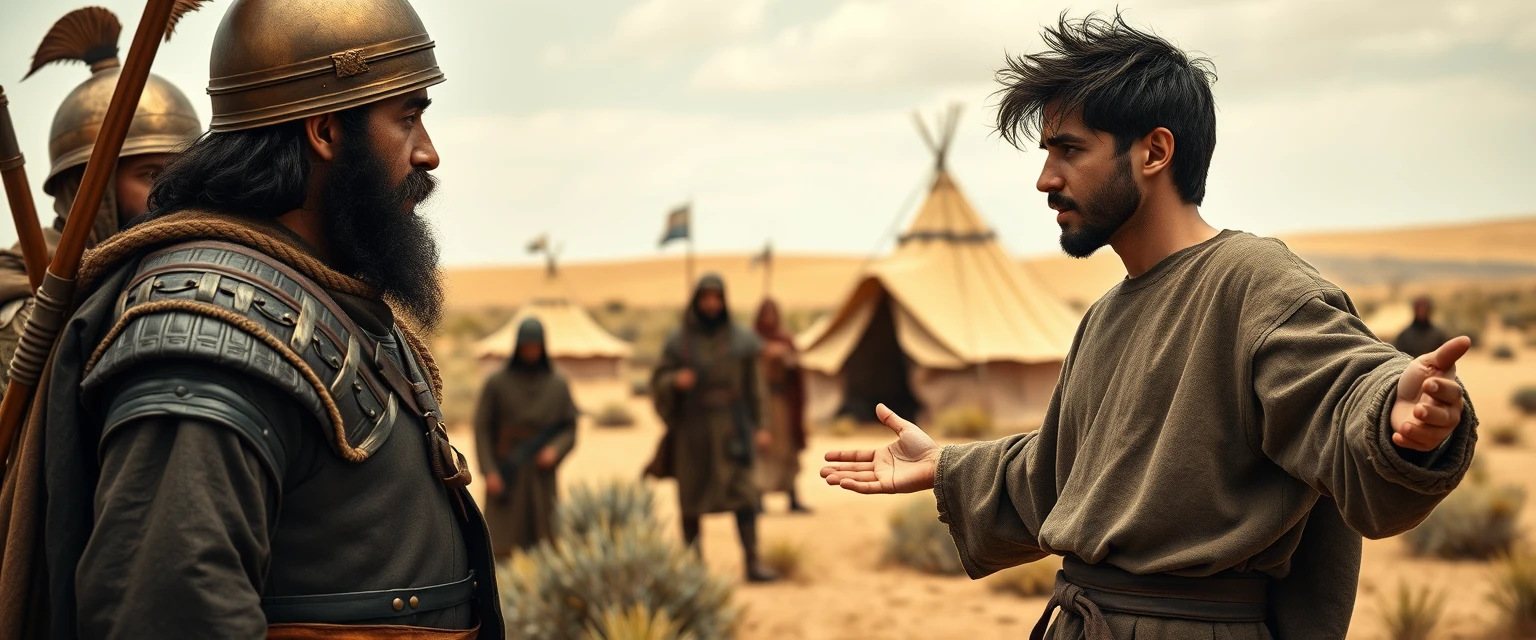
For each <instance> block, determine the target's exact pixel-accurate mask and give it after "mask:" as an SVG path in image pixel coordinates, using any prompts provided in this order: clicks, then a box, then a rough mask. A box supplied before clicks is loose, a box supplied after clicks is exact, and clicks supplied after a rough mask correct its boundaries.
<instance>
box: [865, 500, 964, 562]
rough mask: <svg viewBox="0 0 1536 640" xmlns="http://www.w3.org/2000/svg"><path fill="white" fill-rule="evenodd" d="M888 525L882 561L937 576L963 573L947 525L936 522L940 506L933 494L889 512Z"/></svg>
mask: <svg viewBox="0 0 1536 640" xmlns="http://www.w3.org/2000/svg"><path fill="white" fill-rule="evenodd" d="M890 525H891V531H890V535H888V536H887V537H886V539H885V555H884V558H883V560H884V561H885V562H887V563H893V564H900V565H905V566H908V567H911V568H913V569H916V570H918V571H922V572H924V573H933V574H938V575H946V576H952V575H960V574H963V573H965V567H964V566H962V565H961V564H960V552H959V551H957V550H956V549H955V541H954V539H953V538H951V537H950V536H949V527H948V526H946V525H945V524H944V523H942V522H939V508H938V505H936V504H935V503H934V501H933V497H931V496H924V497H919V498H914V499H912V500H911V501H909V502H908V503H907V504H906V506H903V507H901V508H900V509H897V510H896V511H893V512H891V517H890Z"/></svg>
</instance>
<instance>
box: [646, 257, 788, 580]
mask: <svg viewBox="0 0 1536 640" xmlns="http://www.w3.org/2000/svg"><path fill="white" fill-rule="evenodd" d="M727 309H728V308H727V306H726V303H725V281H724V280H722V279H721V278H720V276H718V275H714V274H709V275H706V276H704V277H703V278H701V279H700V280H699V284H698V286H697V287H696V288H695V289H694V292H693V300H692V301H690V302H689V306H688V312H687V313H686V314H685V316H684V320H683V326H682V327H681V328H680V329H679V330H678V331H677V332H675V333H673V334H672V335H671V336H669V337H668V338H667V342H666V345H665V346H664V347H663V348H662V354H661V364H660V365H658V366H657V367H656V371H655V373H654V374H653V375H652V376H651V398H652V400H653V401H654V403H655V405H656V413H657V414H658V415H660V416H661V419H662V421H663V422H664V423H665V424H666V426H667V432H666V436H665V437H663V438H662V441H661V444H660V446H658V447H657V450H656V457H655V458H654V459H653V460H652V462H651V464H650V465H649V466H648V467H647V469H646V473H647V474H648V475H652V476H656V477H662V478H677V497H678V506H679V511H681V512H682V517H683V522H682V525H683V540H684V541H685V542H687V543H688V544H689V545H690V546H692V547H693V548H694V549H695V550H698V549H699V525H700V522H699V519H700V517H701V516H703V515H704V514H707V513H724V512H732V513H735V514H736V530H737V532H738V533H739V534H740V536H741V547H742V553H743V554H744V558H745V562H744V565H745V567H746V578H747V580H748V581H749V582H770V581H773V580H776V579H777V578H778V576H776V575H774V574H773V572H771V571H768V570H767V569H765V568H763V567H762V566H761V565H760V564H759V563H758V556H757V505H758V501H759V499H760V494H759V492H758V488H757V482H756V478H755V477H753V473H752V466H753V458H754V451H753V449H754V445H755V446H756V447H764V446H765V445H767V444H769V435H768V432H767V431H764V430H762V419H761V416H762V400H761V395H760V394H761V390H760V388H759V386H758V384H759V382H758V372H757V366H758V363H757V358H758V355H759V353H760V352H761V351H762V346H761V343H760V342H759V341H758V340H757V338H756V337H755V336H753V335H752V334H751V333H750V332H748V331H747V330H745V329H743V328H741V327H739V326H737V325H736V324H735V323H733V322H731V316H730V313H729V311H728V310H727Z"/></svg>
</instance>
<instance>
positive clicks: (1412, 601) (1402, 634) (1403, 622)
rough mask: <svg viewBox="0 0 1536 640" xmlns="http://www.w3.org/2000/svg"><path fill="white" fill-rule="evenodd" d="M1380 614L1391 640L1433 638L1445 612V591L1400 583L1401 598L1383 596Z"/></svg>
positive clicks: (1398, 593) (1399, 596) (1398, 586)
mask: <svg viewBox="0 0 1536 640" xmlns="http://www.w3.org/2000/svg"><path fill="white" fill-rule="evenodd" d="M1380 615H1381V623H1382V626H1383V627H1385V628H1386V630H1387V637H1388V638H1391V640H1429V638H1430V636H1431V635H1432V634H1434V632H1435V627H1437V626H1440V618H1441V617H1443V616H1444V615H1445V592H1443V591H1435V590H1431V589H1430V588H1429V587H1420V588H1419V589H1417V590H1415V589H1411V588H1409V587H1408V583H1406V582H1398V583H1397V597H1396V598H1392V599H1388V598H1382V601H1381V605H1380Z"/></svg>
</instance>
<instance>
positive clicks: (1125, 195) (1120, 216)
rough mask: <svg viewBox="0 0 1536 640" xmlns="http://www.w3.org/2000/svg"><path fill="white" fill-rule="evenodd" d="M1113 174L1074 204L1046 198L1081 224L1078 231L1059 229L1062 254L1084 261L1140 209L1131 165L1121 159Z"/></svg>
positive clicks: (1053, 196)
mask: <svg viewBox="0 0 1536 640" xmlns="http://www.w3.org/2000/svg"><path fill="white" fill-rule="evenodd" d="M1122 159H1123V162H1119V163H1117V165H1116V167H1115V172H1114V174H1112V175H1110V176H1109V180H1107V181H1105V183H1104V184H1103V185H1100V186H1099V188H1097V189H1094V190H1093V192H1092V193H1090V194H1089V195H1088V197H1087V198H1084V199H1082V200H1081V201H1078V200H1073V199H1072V198H1068V197H1066V196H1063V195H1061V194H1059V193H1052V194H1050V195H1049V196H1047V197H1046V199H1047V200H1048V201H1050V202H1051V203H1053V204H1055V203H1058V202H1059V203H1062V204H1064V205H1065V206H1066V207H1067V208H1070V209H1072V210H1074V211H1076V212H1077V215H1078V217H1080V218H1082V221H1083V224H1082V226H1081V227H1079V228H1077V229H1068V228H1067V226H1066V225H1062V227H1061V250H1062V251H1065V252H1067V255H1069V256H1072V257H1074V258H1086V257H1088V256H1091V255H1093V253H1094V252H1095V251H1098V250H1099V248H1101V247H1103V246H1104V245H1106V244H1109V239H1110V238H1113V237H1114V236H1115V232H1116V231H1119V230H1120V227H1122V226H1124V225H1125V222H1126V221H1127V220H1130V219H1131V216H1133V215H1135V214H1136V208H1137V207H1139V206H1141V188H1140V187H1137V186H1136V180H1135V178H1133V177H1132V176H1131V161H1130V158H1129V157H1125V156H1122Z"/></svg>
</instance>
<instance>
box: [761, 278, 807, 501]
mask: <svg viewBox="0 0 1536 640" xmlns="http://www.w3.org/2000/svg"><path fill="white" fill-rule="evenodd" d="M755 326H756V329H757V335H758V337H759V338H761V339H762V341H763V353H762V371H763V382H764V385H765V386H766V387H767V396H766V399H767V403H766V406H765V408H766V409H767V411H766V416H767V424H766V427H765V428H766V429H767V430H768V433H769V434H770V435H769V437H770V439H771V440H770V442H769V443H768V446H767V447H764V448H762V449H760V450H759V451H758V452H757V453H758V455H757V463H758V464H757V486H758V487H759V488H761V489H762V490H763V491H764V492H769V491H782V492H784V493H786V494H788V495H789V510H790V511H791V512H793V513H809V512H810V509H807V508H806V507H805V505H804V504H802V503H801V502H800V495H799V494H798V493H797V492H796V491H795V476H797V475H799V474H800V452H802V451H804V450H805V440H806V438H805V379H804V378H803V377H801V374H800V353H799V351H797V350H796V349H795V340H794V338H793V337H792V336H790V335H789V333H787V332H785V331H784V324H783V322H782V321H781V320H780V316H779V305H778V303H776V302H774V301H773V300H772V299H766V300H763V305H762V306H761V307H759V308H758V310H757V322H756V325H755Z"/></svg>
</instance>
